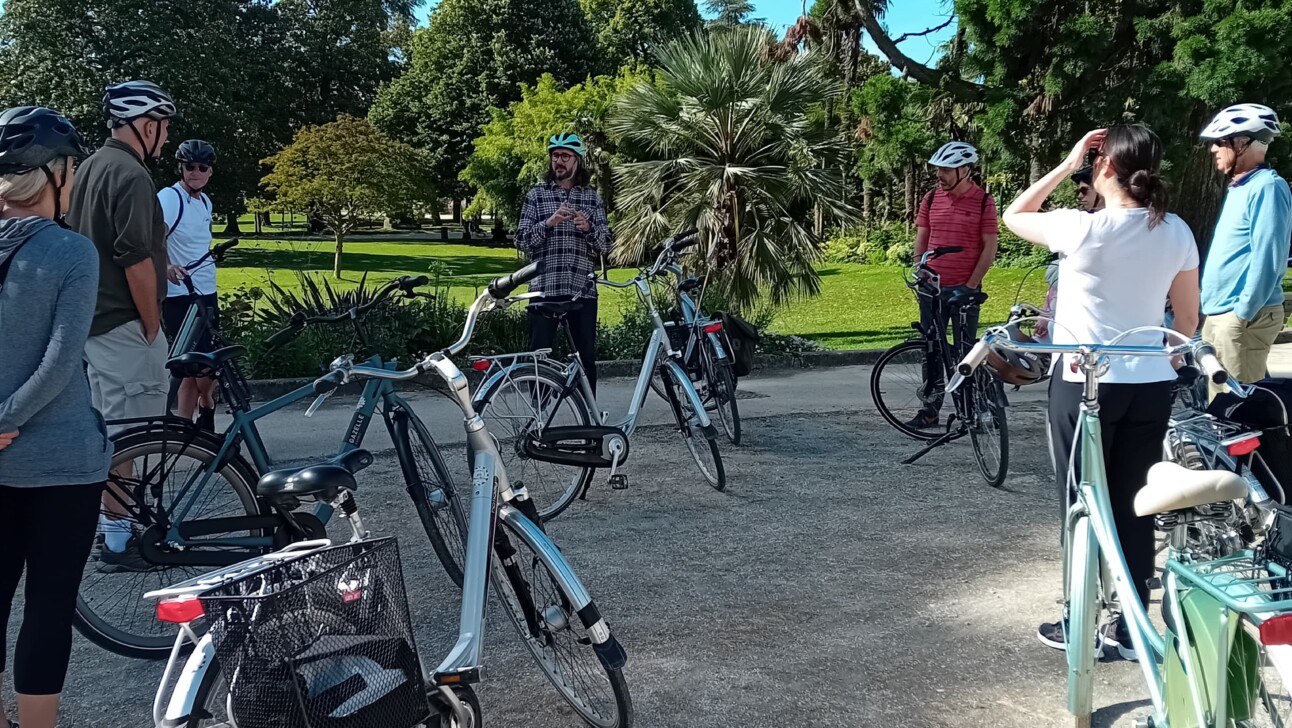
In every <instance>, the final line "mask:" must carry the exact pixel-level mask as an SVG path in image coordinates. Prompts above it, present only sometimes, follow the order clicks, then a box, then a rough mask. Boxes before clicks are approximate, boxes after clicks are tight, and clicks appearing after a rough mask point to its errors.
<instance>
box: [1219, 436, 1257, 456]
mask: <svg viewBox="0 0 1292 728" xmlns="http://www.w3.org/2000/svg"><path fill="white" fill-rule="evenodd" d="M1260 444H1261V438H1259V437H1256V436H1254V435H1253V436H1252V437H1249V438H1247V439H1246V440H1239V441H1238V442H1231V443H1229V444H1227V445H1226V446H1225V452H1227V453H1229V454H1230V455H1233V456H1234V457H1241V456H1243V455H1247V454H1249V453H1251V452H1253V451H1254V450H1256V448H1258V447H1260Z"/></svg>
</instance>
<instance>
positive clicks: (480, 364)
mask: <svg viewBox="0 0 1292 728" xmlns="http://www.w3.org/2000/svg"><path fill="white" fill-rule="evenodd" d="M471 368H472V369H474V370H476V371H477V372H483V371H487V370H488V369H489V362H487V361H485V360H484V359H481V360H479V361H473V362H471Z"/></svg>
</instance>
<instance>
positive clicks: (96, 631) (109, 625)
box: [73, 430, 267, 659]
mask: <svg viewBox="0 0 1292 728" xmlns="http://www.w3.org/2000/svg"><path fill="white" fill-rule="evenodd" d="M182 438H183V435H182V434H181V433H176V432H171V431H163V430H141V431H139V432H135V433H125V434H123V435H122V436H121V437H120V438H118V439H117V440H115V441H114V443H113V444H114V446H115V448H116V451H115V453H114V454H113V456H112V472H111V473H109V475H108V493H107V495H105V497H104V498H105V503H109V502H110V503H112V504H113V506H114V507H115V508H117V509H118V510H124V511H125V512H126V513H125V514H124V517H122V518H119V519H117V520H116V521H115V522H116V524H118V527H121V528H127V527H128V528H129V529H130V530H131V535H130V543H129V544H128V545H127V548H126V553H125V557H127V558H126V559H123V560H121V563H120V564H110V563H108V562H106V561H104V556H103V549H104V548H106V547H105V546H103V545H102V544H100V545H99V546H97V547H96V548H95V550H94V552H93V553H92V554H91V556H90V559H89V561H88V563H87V564H86V568H85V571H84V574H83V576H82V578H81V587H80V591H79V592H78V594H77V599H76V616H75V619H74V622H73V623H74V624H75V625H76V628H77V630H79V631H80V632H81V634H83V635H85V637H86V638H87V639H89V640H90V641H91V642H93V643H94V644H96V645H98V646H100V647H103V648H104V649H106V650H108V651H110V652H114V653H116V654H118V655H123V656H125V657H135V658H143V659H163V658H165V657H166V656H167V655H168V654H170V649H171V646H172V645H173V644H174V641H175V632H174V628H173V627H171V626H170V625H168V624H166V623H164V622H159V621H157V619H156V618H155V617H154V614H153V608H152V605H151V604H147V603H144V601H143V595H144V593H145V592H148V591H152V590H154V589H162V588H164V587H166V586H169V585H171V584H175V583H177V582H180V581H183V580H185V579H189V578H192V577H194V576H197V575H199V574H201V573H203V572H205V571H209V570H210V569H211V568H213V567H194V566H170V565H160V564H155V563H153V562H152V561H150V560H149V559H148V556H149V553H150V552H152V551H153V550H160V551H162V552H166V553H169V552H172V551H175V550H176V549H174V548H172V547H171V546H170V545H169V544H168V543H165V542H164V541H163V539H164V538H165V534H161V533H158V532H157V530H156V529H153V528H151V527H152V526H154V525H155V524H158V523H168V522H169V520H170V519H171V518H172V516H171V515H170V514H171V513H172V512H173V511H176V510H178V509H181V508H187V510H186V511H185V512H184V522H183V524H181V525H188V524H200V523H201V522H202V521H206V520H208V519H216V518H231V517H240V516H255V515H259V512H260V510H259V505H258V504H257V502H256V497H255V494H254V490H253V483H254V482H255V481H254V477H255V476H254V475H253V474H252V473H254V470H253V469H252V467H251V466H250V465H249V464H247V463H246V462H245V461H244V460H242V459H241V458H240V457H236V456H235V457H233V458H229V459H228V461H227V462H225V463H224V464H223V465H221V466H220V467H219V468H218V469H216V470H215V471H214V472H213V473H211V475H210V476H209V477H207V476H206V475H205V473H206V472H207V471H208V469H210V468H211V466H212V464H213V463H215V462H216V456H217V454H218V453H219V450H220V443H219V442H218V441H216V440H214V439H211V438H208V437H205V436H199V437H197V438H196V439H194V440H193V442H191V443H189V444H188V445H187V446H186V445H185V443H184V441H183V439H182ZM182 491H183V500H182V501H178V500H177V499H178V498H179V496H180V494H181V492H182ZM116 515H121V514H116ZM266 535H267V534H265V533H263V532H262V531H259V530H256V531H249V530H245V529H244V530H241V531H229V532H222V533H220V534H218V537H219V538H226V539H227V538H234V537H237V538H249V537H264V536H266ZM213 537H215V536H214V535H213V536H208V537H205V538H213ZM145 539H147V540H148V541H149V542H150V543H144V541H145ZM186 549H187V550H189V551H196V550H198V549H200V550H202V551H231V552H237V553H241V554H243V558H249V557H251V556H252V555H254V554H256V553H259V552H260V551H259V550H258V549H255V548H251V547H246V546H241V547H234V546H229V547H220V546H204V545H201V541H200V540H199V541H198V542H197V544H196V545H194V544H189V545H187V546H186Z"/></svg>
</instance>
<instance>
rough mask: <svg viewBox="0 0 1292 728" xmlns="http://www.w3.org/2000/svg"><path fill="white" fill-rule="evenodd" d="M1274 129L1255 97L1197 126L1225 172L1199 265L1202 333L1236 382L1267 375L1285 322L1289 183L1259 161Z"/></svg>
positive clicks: (1291, 206) (1291, 205)
mask: <svg viewBox="0 0 1292 728" xmlns="http://www.w3.org/2000/svg"><path fill="white" fill-rule="evenodd" d="M1278 133H1279V121H1278V117H1277V116H1276V115H1275V114H1274V111H1273V110H1271V109H1270V108H1269V107H1266V106H1261V105H1260V104H1238V105H1237V106H1231V107H1229V108H1227V109H1225V110H1224V111H1221V112H1220V113H1219V114H1218V115H1217V116H1216V118H1215V119H1213V120H1212V122H1211V123H1210V124H1208V125H1207V128H1206V129H1204V130H1203V132H1202V138H1203V139H1211V140H1213V142H1212V145H1211V153H1212V154H1213V155H1214V156H1215V158H1216V168H1217V169H1219V170H1220V171H1221V172H1224V173H1225V174H1226V175H1228V177H1229V189H1228V190H1227V191H1226V194H1225V204H1224V207H1222V208H1221V210H1220V219H1219V220H1218V221H1217V222H1216V232H1215V235H1214V236H1213V237H1212V240H1211V248H1210V249H1209V251H1208V252H1207V262H1206V265H1205V266H1204V267H1203V271H1202V312H1203V313H1204V314H1206V316H1207V321H1206V323H1205V324H1204V325H1203V327H1202V338H1204V339H1206V340H1207V341H1208V342H1210V343H1211V344H1212V345H1214V346H1215V347H1216V354H1217V356H1218V357H1219V358H1220V362H1221V364H1223V365H1224V366H1225V369H1227V370H1228V371H1229V373H1230V374H1231V375H1233V376H1234V377H1235V378H1237V379H1238V380H1239V381H1242V382H1254V381H1257V380H1259V379H1263V378H1264V377H1265V376H1266V362H1267V360H1268V359H1269V355H1270V347H1271V346H1272V345H1273V344H1274V337H1275V336H1277V335H1278V333H1279V331H1281V330H1282V329H1283V323H1284V316H1283V276H1284V275H1285V274H1286V273H1287V268H1288V244H1289V241H1292V190H1289V189H1288V183H1287V182H1285V181H1284V180H1283V178H1282V177H1280V176H1279V174H1278V173H1277V172H1275V171H1274V170H1273V169H1271V168H1270V166H1269V165H1268V164H1266V163H1265V153H1266V151H1267V150H1268V148H1269V143H1270V141H1271V140H1273V139H1274V137H1275V136H1277V135H1278ZM1216 393H1217V390H1216V389H1215V387H1214V385H1213V389H1212V396H1213V397H1214V396H1215V395H1216Z"/></svg>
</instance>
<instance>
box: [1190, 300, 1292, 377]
mask: <svg viewBox="0 0 1292 728" xmlns="http://www.w3.org/2000/svg"><path fill="white" fill-rule="evenodd" d="M1282 330H1283V305H1282V304H1275V305H1273V306H1266V307H1265V308H1262V309H1261V310H1259V311H1257V312H1256V317H1255V318H1253V319H1252V320H1251V321H1248V322H1246V323H1244V322H1242V321H1239V320H1238V316H1236V315H1234V313H1233V312H1232V311H1231V312H1229V313H1219V314H1216V315H1215V316H1208V317H1207V320H1206V321H1205V322H1204V323H1203V324H1202V338H1203V340H1205V341H1206V342H1207V343H1209V344H1211V345H1212V346H1214V347H1216V358H1217V359H1219V360H1220V364H1221V365H1222V366H1224V367H1225V369H1226V371H1228V372H1229V373H1230V374H1231V375H1232V376H1233V377H1234V378H1235V379H1237V380H1238V381H1240V382H1243V383H1244V384H1251V383H1252V382H1256V381H1259V380H1261V379H1264V378H1265V375H1266V373H1267V372H1266V364H1267V363H1268V362H1269V358H1270V347H1271V346H1273V345H1274V337H1276V336H1278V334H1279V332H1280V331H1282ZM1220 391H1221V390H1220V388H1218V387H1216V386H1215V385H1214V384H1213V385H1211V396H1212V397H1215V396H1216V395H1217V394H1218V393H1219V392H1220Z"/></svg>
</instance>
